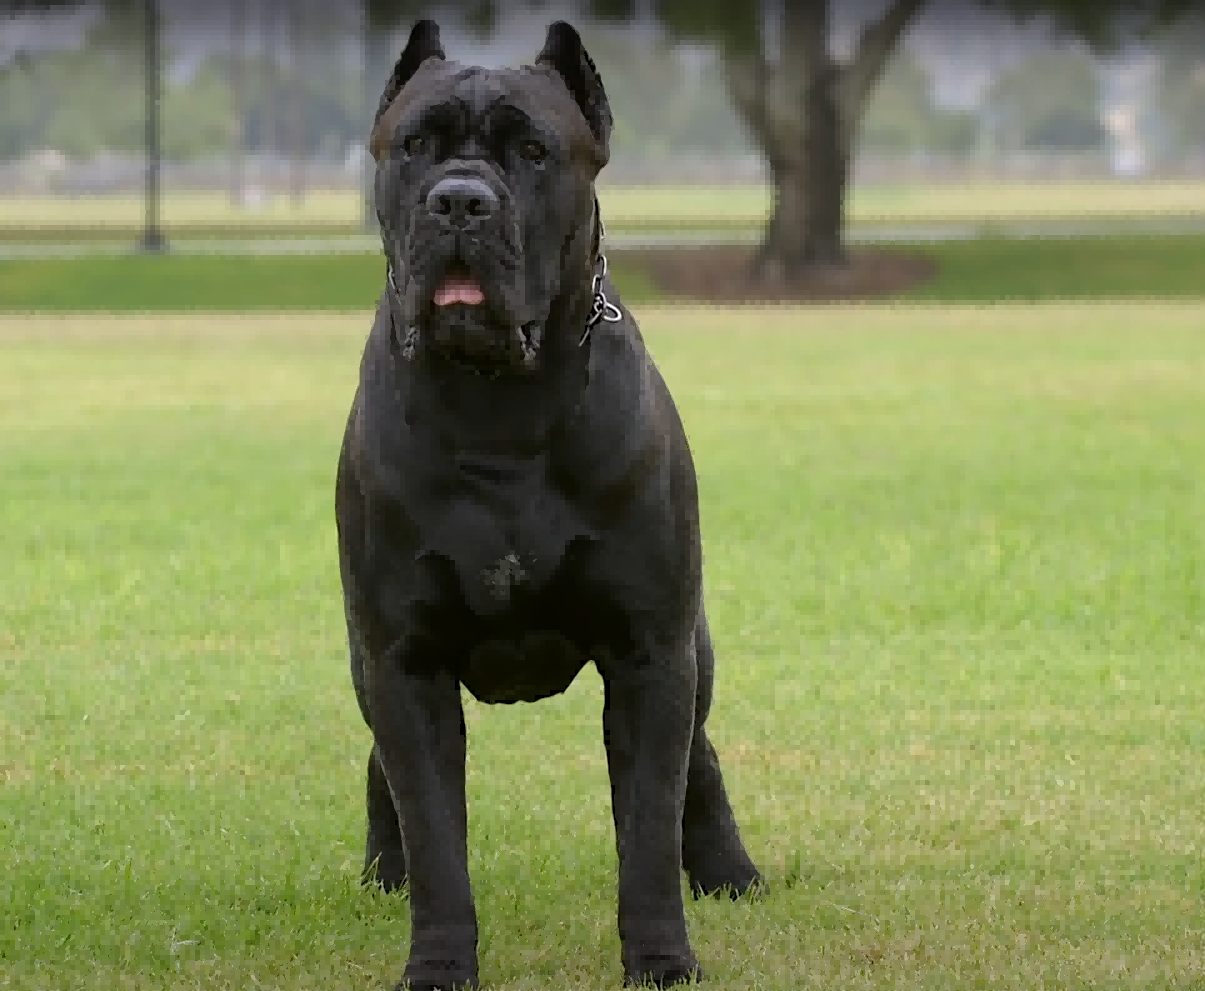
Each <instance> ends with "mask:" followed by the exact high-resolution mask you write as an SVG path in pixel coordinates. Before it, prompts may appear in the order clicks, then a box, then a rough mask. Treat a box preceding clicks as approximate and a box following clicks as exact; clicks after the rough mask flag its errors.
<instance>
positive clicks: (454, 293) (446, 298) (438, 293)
mask: <svg viewBox="0 0 1205 991" xmlns="http://www.w3.org/2000/svg"><path fill="white" fill-rule="evenodd" d="M432 298H433V300H434V302H435V305H436V306H451V305H452V304H453V303H467V304H468V305H469V306H476V305H477V304H478V303H482V302H484V301H485V293H483V292H482V291H481V287H480V286H479V285H477V280H476V279H473V278H470V277H468V276H466V275H458V274H449V275H448V276H447V278H445V279H444V281H443V284H442V285H441V286H440V287H439V288H438V289H436V290H435V295H434V297H432Z"/></svg>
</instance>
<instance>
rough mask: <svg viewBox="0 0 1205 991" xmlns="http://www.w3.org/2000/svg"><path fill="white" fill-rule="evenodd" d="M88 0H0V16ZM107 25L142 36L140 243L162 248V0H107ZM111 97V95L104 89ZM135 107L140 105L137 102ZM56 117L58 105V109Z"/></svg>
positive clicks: (119, 33) (120, 35)
mask: <svg viewBox="0 0 1205 991" xmlns="http://www.w3.org/2000/svg"><path fill="white" fill-rule="evenodd" d="M83 5H84V0H0V15H9V16H19V15H21V14H45V13H50V12H66V11H72V10H78V9H79V8H80V7H81V6H83ZM104 8H105V20H104V22H103V23H105V24H106V26H107V29H108V30H110V31H112V32H113V35H114V39H115V40H126V39H138V40H139V41H141V43H142V44H141V47H142V69H143V73H142V76H143V78H142V90H143V94H142V95H143V99H142V101H141V103H142V115H141V122H142V125H143V127H142V131H143V137H144V146H145V149H146V158H147V168H146V184H145V193H146V195H145V203H146V219H145V223H144V227H143V231H142V237H141V239H140V241H139V244H140V246H141V247H142V249H143V250H145V251H152V252H158V251H162V250H164V248H165V247H166V240H165V238H164V236H163V231H162V230H161V229H160V226H159V206H160V195H159V192H160V187H159V176H160V167H161V165H162V157H163V149H162V143H161V134H162V130H161V126H160V124H161V120H162V117H161V110H162V107H161V102H162V101H161V97H162V94H163V58H162V41H163V30H162V19H161V18H160V16H159V4H158V0H104ZM105 95H106V97H107V98H108V99H109V100H113V94H111V93H106V94H105ZM131 105H133V106H137V103H136V102H132V103H131ZM54 110H55V114H54V115H55V116H56V117H57V115H58V110H59V107H58V106H56V107H55V108H54Z"/></svg>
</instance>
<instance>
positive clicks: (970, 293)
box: [0, 235, 1205, 313]
mask: <svg viewBox="0 0 1205 991" xmlns="http://www.w3.org/2000/svg"><path fill="white" fill-rule="evenodd" d="M683 250H689V249H683ZM898 250H906V251H913V252H915V251H923V252H924V253H926V254H928V255H931V256H932V257H933V258H934V259H935V260H936V261H937V266H938V270H937V276H936V277H935V278H934V279H933V281H932V282H930V283H928V284H925V285H922V286H917V287H915V288H913V289H912V290H909V291H908V292H906V293H903V294H901V297H900V298H902V299H908V300H925V301H930V302H938V301H944V302H988V301H995V300H999V299H1011V300H1025V301H1039V300H1049V299H1099V298H1124V297H1134V296H1142V297H1149V296H1164V297H1169V296H1189V297H1197V298H1200V297H1202V296H1203V295H1205V278H1203V276H1202V273H1205V236H1197V235H1174V236H1167V237H1146V236H1141V235H1131V236H1125V237H1120V236H1119V237H1091V238H1025V239H1021V238H983V239H977V240H971V241H950V242H946V243H941V244H933V245H925V246H923V247H915V246H914V247H910V248H901V249H898ZM611 263H612V274H613V275H614V277H615V281H616V284H617V285H618V286H619V289H620V292H621V293H622V294H623V298H624V300H625V301H627V302H629V303H647V302H653V301H656V299H657V290H656V286H655V285H654V284H653V282H652V280H651V277H650V275H649V273H648V272H647V271H646V269H645V268H644V267H642V263H641V255H640V252H638V251H634V252H629V251H614V252H611ZM384 277H385V276H384V261H383V259H382V256H381V254H380V253H379V252H372V253H365V254H309V255H276V256H271V255H264V256H247V255H228V256H221V255H193V256H189V255H182V254H181V255H167V256H146V255H124V256H109V257H106V256H85V257H82V258H62V259H36V260H35V259H18V260H0V313H2V312H10V313H11V312H20V311H37V310H43V311H45V310H54V311H60V312H63V311H66V312H79V311H98V310H99V311H102V312H105V311H109V312H140V311H166V312H179V311H189V310H220V311H226V312H232V311H233V312H239V311H245V310H276V309H282V308H283V309H291V310H312V309H327V310H343V311H346V310H353V309H361V308H363V307H365V306H366V305H370V304H371V303H372V302H373V301H374V300H375V299H376V298H377V296H378V294H379V293H380V291H381V287H382V285H383V282H384Z"/></svg>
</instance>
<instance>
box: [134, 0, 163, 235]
mask: <svg viewBox="0 0 1205 991" xmlns="http://www.w3.org/2000/svg"><path fill="white" fill-rule="evenodd" d="M142 2H143V44H144V48H143V59H144V65H143V70H144V74H145V77H146V190H145V204H146V218H145V221H144V224H143V229H142V239H141V240H140V242H139V245H138V247H139V249H140V250H141V251H144V252H147V253H149V254H162V253H163V252H165V251H166V250H167V238H166V237H165V236H164V234H163V230H162V228H161V227H160V226H159V205H160V184H159V178H160V176H159V172H160V167H161V165H162V161H161V159H162V150H161V148H160V140H159V139H160V131H159V104H160V95H161V91H162V66H161V65H160V61H159V7H158V3H157V0H142Z"/></svg>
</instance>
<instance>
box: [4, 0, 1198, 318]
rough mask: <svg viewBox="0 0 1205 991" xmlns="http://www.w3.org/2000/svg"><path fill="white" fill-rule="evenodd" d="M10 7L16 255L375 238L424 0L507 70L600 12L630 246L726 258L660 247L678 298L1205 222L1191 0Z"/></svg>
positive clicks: (883, 278) (232, 1) (19, 1)
mask: <svg viewBox="0 0 1205 991" xmlns="http://www.w3.org/2000/svg"><path fill="white" fill-rule="evenodd" d="M0 10H3V15H2V16H3V30H2V31H0V108H2V109H0V258H16V257H25V258H32V257H34V256H35V255H36V256H39V257H41V256H62V255H65V254H72V253H76V254H78V253H81V252H84V251H90V252H92V253H96V252H104V251H108V252H123V251H129V250H131V249H132V245H133V246H134V247H138V248H140V249H141V250H143V251H154V252H158V251H163V250H165V249H168V248H169V246H170V247H172V248H174V249H175V250H182V251H189V250H196V249H198V244H197V239H198V238H200V239H202V242H203V243H201V245H200V248H202V249H204V248H205V247H206V245H207V246H208V249H209V250H217V249H218V248H219V247H222V246H221V245H219V244H218V242H215V241H213V239H214V238H223V237H224V238H227V239H229V238H234V239H236V240H237V241H238V242H240V244H234V245H232V244H226V245H224V247H223V250H226V249H229V250H231V251H235V250H239V249H240V245H241V246H242V247H246V245H245V244H243V243H242V242H245V241H246V239H247V238H252V239H254V238H260V239H263V238H269V239H271V240H272V241H273V242H274V243H275V245H276V247H275V249H274V250H298V249H302V248H307V247H308V248H313V249H317V248H319V247H322V248H324V249H326V250H342V251H352V252H356V251H359V252H364V251H372V250H373V247H374V245H375V240H374V236H373V233H372V230H373V225H372V222H371V216H372V214H371V207H370V204H369V203H368V202H367V198H366V196H367V194H366V189H367V188H368V185H369V184H368V182H367V180H368V176H369V175H370V170H369V161H368V156H367V154H366V152H365V138H366V134H367V130H368V127H369V125H370V122H371V117H372V112H373V110H374V109H375V106H376V102H377V99H378V96H379V93H380V90H381V88H382V86H383V84H384V81H385V80H386V79H387V77H388V74H389V71H390V68H391V66H392V62H393V60H394V59H395V58H396V57H397V54H398V53H399V52H400V49H401V47H402V46H403V45H404V43H405V39H406V36H407V33H408V31H409V29H410V26H411V24H412V23H413V21H414V20H415V19H416V18H418V17H420V16H432V17H435V18H436V19H437V20H438V21H439V23H440V24H441V27H442V31H443V38H444V40H445V47H446V49H447V50H448V52H449V55H450V57H453V58H457V59H459V60H462V61H466V62H477V63H481V64H485V65H506V64H519V63H522V62H523V61H526V60H530V59H532V58H533V57H534V55H535V53H536V51H537V50H538V47H539V45H540V43H541V41H542V37H543V31H544V28H545V26H546V25H547V23H548V22H549V21H550V20H552V19H554V18H556V17H564V18H567V19H570V20H572V21H573V22H574V23H575V24H576V25H577V26H578V27H579V28H580V30H581V31H582V34H583V36H584V38H585V40H586V43H587V45H588V47H589V49H590V51H591V53H592V54H593V56H594V58H595V61H596V62H597V63H598V65H599V68H600V70H601V72H602V74H603V77H604V81H605V83H606V85H607V88H608V91H609V95H610V99H611V103H612V107H613V110H614V114H615V119H616V127H615V133H614V139H613V147H612V155H611V162H610V164H609V165H608V166H607V168H606V170H605V172H604V173H603V176H602V178H601V186H602V187H603V203H604V208H605V209H606V217H607V221H608V228H609V231H610V233H611V235H612V245H613V246H614V247H616V248H618V249H623V248H628V249H657V248H660V249H666V248H672V247H677V246H682V245H692V246H696V247H701V246H706V247H711V248H713V249H719V248H721V247H726V248H727V249H728V250H726V251H718V250H717V251H713V252H712V254H711V256H708V257H712V261H711V262H710V263H707V264H703V263H702V262H701V261H700V259H702V258H703V256H702V255H696V254H693V253H692V254H691V255H690V256H689V258H690V259H691V263H690V264H689V265H687V266H685V268H688V269H691V270H692V271H693V272H694V274H693V276H692V271H683V270H681V269H683V267H684V266H683V265H681V264H679V265H677V266H676V267H675V265H674V260H673V258H672V257H669V256H666V253H665V251H664V250H662V251H661V252H659V253H658V252H657V251H652V252H651V253H647V254H646V255H644V256H641V257H643V258H644V259H645V260H646V261H647V263H648V264H646V265H644V269H645V270H647V272H649V273H651V275H650V279H651V282H652V283H656V284H657V285H660V286H661V287H662V288H663V289H665V290H667V291H671V290H672V291H677V292H684V293H688V294H691V293H693V294H697V293H698V292H705V291H712V292H713V293H715V292H719V293H720V294H721V295H723V294H728V295H733V294H736V295H740V294H741V293H742V292H744V291H747V290H748V285H745V286H744V287H743V288H742V285H738V284H737V282H736V280H734V278H730V279H729V280H728V282H729V283H731V284H727V283H726V284H725V285H724V286H723V287H719V286H717V285H716V280H715V276H716V275H717V273H723V272H731V271H736V270H739V271H740V273H742V279H743V281H744V282H745V283H748V282H749V281H750V280H749V278H748V277H749V276H756V278H754V279H753V280H752V282H753V284H755V285H757V286H759V287H760V289H759V292H760V294H761V295H767V294H769V295H773V294H774V293H775V292H778V293H782V292H786V291H787V290H786V289H785V288H784V287H785V286H787V285H788V284H790V285H794V286H795V289H796V294H803V295H805V296H807V295H816V294H817V293H820V294H821V295H824V294H825V291H827V292H828V294H832V293H833V292H837V293H838V294H841V293H842V292H843V291H844V290H842V289H841V287H840V286H839V285H836V284H835V283H833V280H832V278H828V279H827V282H825V283H824V286H827V290H825V289H824V286H820V288H818V285H819V284H818V283H816V280H815V278H814V276H815V273H816V272H818V271H829V270H831V269H833V268H834V267H836V268H841V269H844V270H845V272H846V282H849V280H850V279H851V278H852V279H853V282H855V283H857V286H854V287H847V288H848V289H849V292H854V293H855V294H857V293H863V292H866V293H870V294H880V295H881V294H888V295H890V294H892V293H894V292H897V291H903V290H905V289H907V288H908V287H909V286H913V285H915V284H916V283H918V282H921V281H924V280H925V279H926V278H930V277H932V276H933V274H934V267H933V266H932V265H930V266H927V267H926V266H925V265H923V264H920V263H919V262H917V261H916V259H915V258H913V261H914V264H913V265H912V267H911V268H909V267H908V266H906V265H903V263H902V261H900V258H901V256H900V255H899V254H898V252H897V253H895V254H894V255H893V254H890V253H889V254H887V255H883V254H880V255H878V256H876V257H877V258H878V262H877V267H875V266H872V265H870V262H869V261H865V259H866V258H869V257H870V256H869V255H865V253H863V254H861V255H860V254H858V253H856V252H855V253H853V254H851V253H850V252H849V250H848V246H849V245H852V244H860V243H862V244H876V243H885V244H897V245H899V244H904V245H907V244H917V243H921V242H923V243H927V244H939V243H942V242H948V241H950V240H954V239H961V240H965V239H968V238H980V237H983V236H1000V235H1019V236H1030V235H1035V234H1036V235H1043V236H1052V237H1058V236H1077V235H1089V234H1118V233H1129V234H1134V233H1148V234H1156V233H1200V232H1201V231H1202V230H1205V15H1203V14H1201V13H1200V12H1199V11H1193V10H1192V9H1191V4H1189V3H1186V2H1183V0H1160V2H1152V3H1147V4H1145V5H1143V4H1126V3H1117V2H1114V3H1108V2H1102V3H1082V2H1078V0H958V2H953V3H951V2H942V0H930V2H924V0H892V2H887V0H862V2H854V0H828V2H826V3H815V4H806V5H805V4H798V5H792V4H788V3H785V2H783V0H762V2H761V3H760V4H744V5H732V4H728V3H723V2H718V3H705V2H696V0H633V2H626V0H580V2H577V3H529V4H520V3H514V2H512V3H507V4H503V3H497V2H495V3H489V2H481V0H472V2H460V3H456V2H453V3H447V4H442V5H439V4H421V3H405V2H398V0H363V2H362V3H348V4H331V3H327V2H323V0H215V2H211V3H207V4H204V5H201V4H197V3H193V2H190V0H85V2H42V3H37V2H24V0H16V2H8V3H3V4H0ZM315 238H316V239H320V240H312V239H315ZM204 239H209V240H208V241H205V240H204ZM306 239H311V240H309V241H307V240H306ZM734 246H736V247H739V246H743V248H742V249H741V250H742V251H743V252H744V255H747V256H748V258H747V259H746V260H747V261H748V263H749V264H743V263H742V264H740V265H737V266H736V267H735V269H734V267H733V261H734V260H735V256H734V254H733V252H734V250H735V247H734ZM759 246H760V247H759ZM260 248H261V249H262V250H267V247H266V246H264V245H261V246H260ZM737 253H738V254H739V253H740V252H737ZM859 259H862V260H863V261H864V264H863V268H866V267H867V266H870V267H871V268H874V271H873V272H868V274H866V275H865V277H864V278H860V277H855V276H854V275H850V274H849V273H850V272H855V273H856V272H857V271H859V270H858V268H857V264H855V263H857V262H858V261H859ZM884 259H894V261H893V262H888V261H884ZM901 266H903V267H902V268H901ZM888 269H890V271H888ZM896 269H899V270H898V271H897V270H896ZM700 273H701V274H700ZM784 276H785V278H784ZM809 279H811V281H809ZM639 281H640V280H639V279H638V280H637V282H639ZM2 282H3V280H0V283H2ZM645 282H646V283H648V282H649V280H647V279H646V280H645ZM771 286H777V288H776V289H773V290H772V289H771ZM834 286H836V288H834ZM0 288H2V287H0ZM645 288H646V289H648V288H649V286H648V285H646V286H645ZM638 291H639V290H638Z"/></svg>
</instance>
